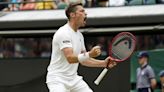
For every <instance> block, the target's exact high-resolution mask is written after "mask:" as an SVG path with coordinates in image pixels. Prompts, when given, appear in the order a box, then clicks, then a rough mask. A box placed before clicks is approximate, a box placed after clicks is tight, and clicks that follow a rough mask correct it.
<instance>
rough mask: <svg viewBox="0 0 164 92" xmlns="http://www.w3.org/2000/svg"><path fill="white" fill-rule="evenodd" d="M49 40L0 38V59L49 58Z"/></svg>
mask: <svg viewBox="0 0 164 92" xmlns="http://www.w3.org/2000/svg"><path fill="white" fill-rule="evenodd" d="M50 54H51V38H0V58H12V57H16V58H21V57H49V56H50Z"/></svg>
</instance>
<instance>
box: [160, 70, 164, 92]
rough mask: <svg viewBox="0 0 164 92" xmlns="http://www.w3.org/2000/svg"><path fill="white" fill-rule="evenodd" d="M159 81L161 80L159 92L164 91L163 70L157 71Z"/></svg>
mask: <svg viewBox="0 0 164 92" xmlns="http://www.w3.org/2000/svg"><path fill="white" fill-rule="evenodd" d="M159 76H160V82H161V92H164V70H162V71H161V72H160V73H159Z"/></svg>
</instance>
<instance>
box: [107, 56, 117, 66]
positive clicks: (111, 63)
mask: <svg viewBox="0 0 164 92" xmlns="http://www.w3.org/2000/svg"><path fill="white" fill-rule="evenodd" d="M105 62H106V63H107V64H108V65H106V66H107V67H108V68H113V67H114V66H116V65H117V62H116V60H115V59H113V58H112V57H107V58H106V59H105Z"/></svg>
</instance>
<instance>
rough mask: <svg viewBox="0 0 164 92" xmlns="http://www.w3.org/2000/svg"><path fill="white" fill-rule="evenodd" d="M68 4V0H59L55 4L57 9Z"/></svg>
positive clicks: (63, 7)
mask: <svg viewBox="0 0 164 92" xmlns="http://www.w3.org/2000/svg"><path fill="white" fill-rule="evenodd" d="M68 5H69V1H68V0H60V2H59V3H58V4H57V6H58V9H65V8H66V7H67V6H68Z"/></svg>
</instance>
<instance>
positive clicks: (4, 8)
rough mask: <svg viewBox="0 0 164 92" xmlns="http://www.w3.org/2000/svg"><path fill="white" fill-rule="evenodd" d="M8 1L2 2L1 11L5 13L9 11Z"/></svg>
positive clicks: (0, 0) (3, 0)
mask: <svg viewBox="0 0 164 92" xmlns="http://www.w3.org/2000/svg"><path fill="white" fill-rule="evenodd" d="M7 2H8V0H0V3H1V4H0V11H2V10H3V11H5V10H8V4H7Z"/></svg>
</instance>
